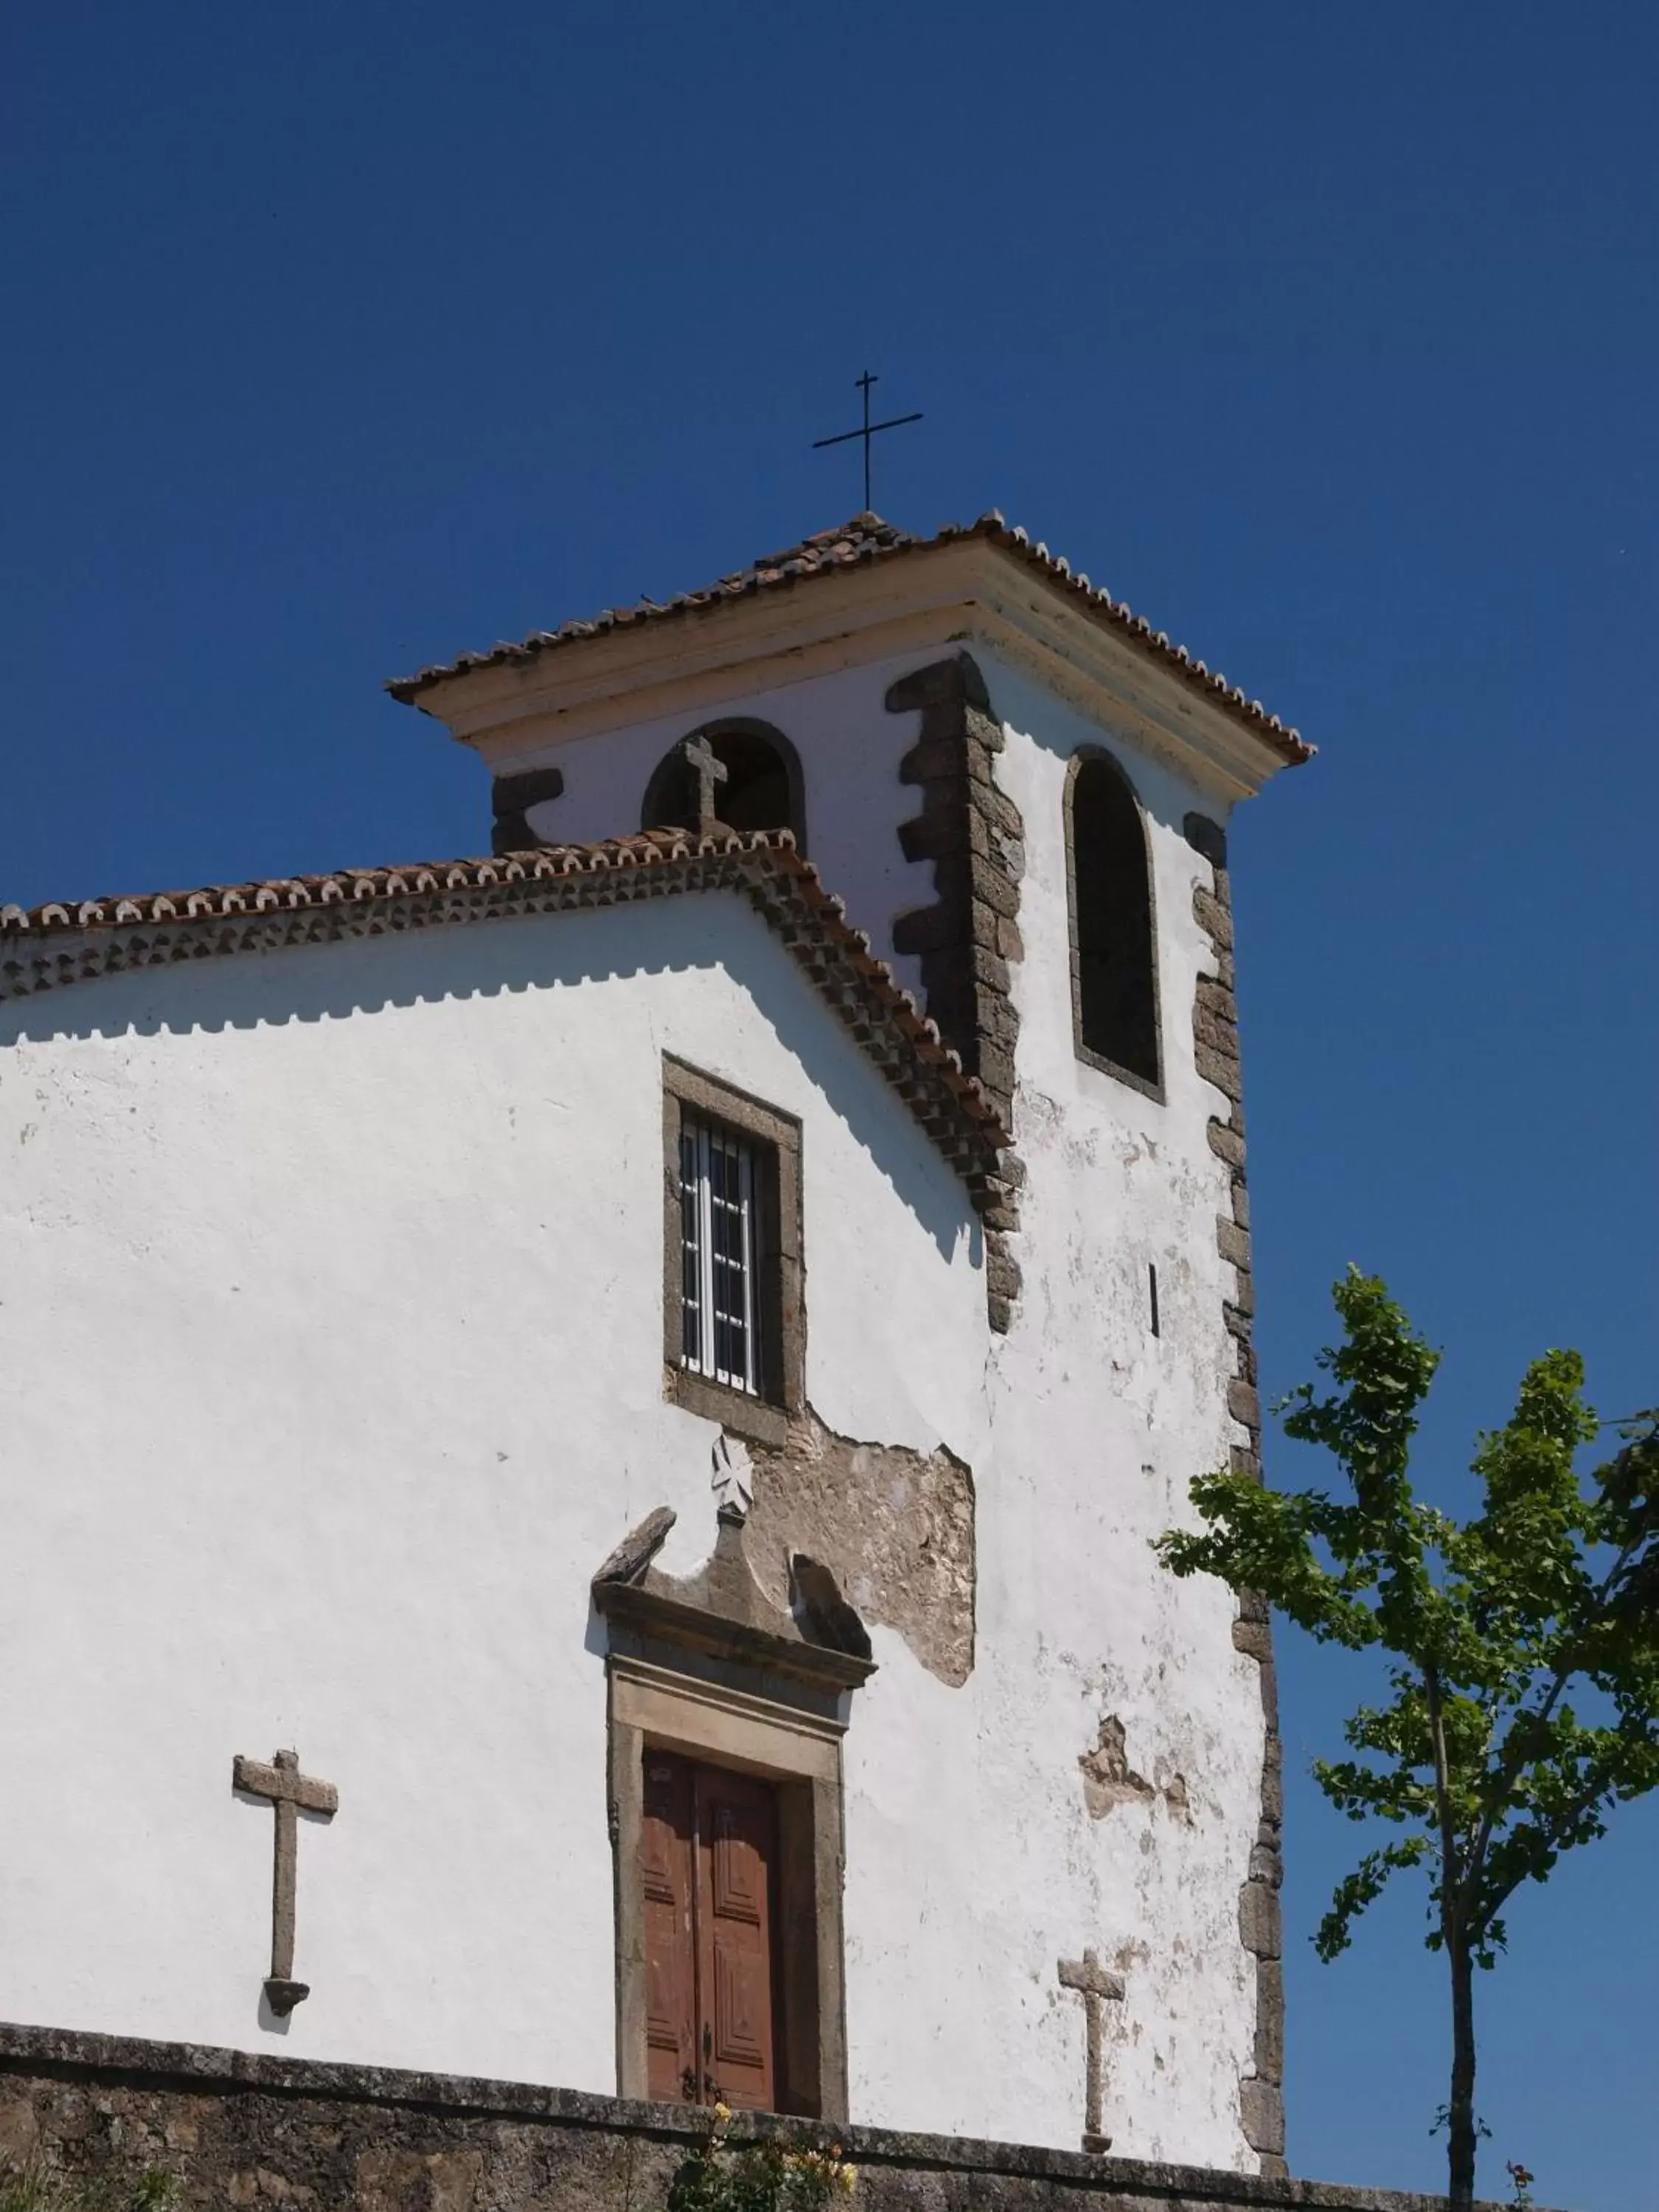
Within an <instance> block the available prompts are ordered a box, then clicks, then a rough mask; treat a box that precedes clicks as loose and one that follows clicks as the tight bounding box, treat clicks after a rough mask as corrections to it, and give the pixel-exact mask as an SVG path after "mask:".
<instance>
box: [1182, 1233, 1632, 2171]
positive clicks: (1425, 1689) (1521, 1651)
mask: <svg viewBox="0 0 1659 2212" xmlns="http://www.w3.org/2000/svg"><path fill="white" fill-rule="evenodd" d="M1334 1297H1335V1302H1336V1309H1337V1312H1338V1314H1339V1315H1340V1317H1341V1322H1342V1326H1343V1331H1344V1340H1343V1342H1342V1343H1341V1344H1340V1345H1338V1346H1335V1347H1334V1348H1333V1347H1328V1348H1327V1349H1326V1350H1325V1351H1324V1352H1322V1354H1321V1355H1320V1360H1319V1364H1320V1366H1321V1368H1322V1370H1324V1372H1325V1373H1326V1374H1327V1375H1328V1376H1329V1377H1330V1378H1331V1381H1332V1383H1333V1384H1334V1388H1333V1389H1331V1391H1330V1393H1329V1395H1325V1396H1319V1395H1316V1392H1315V1387H1314V1385H1313V1384H1311V1383H1304V1384H1303V1385H1302V1386H1301V1388H1300V1389H1297V1390H1296V1391H1294V1392H1293V1393H1292V1394H1291V1397H1290V1398H1289V1399H1288V1400H1286V1401H1285V1407H1281V1408H1280V1409H1279V1410H1280V1411H1281V1413H1284V1414H1285V1419H1284V1427H1285V1433H1286V1434H1287V1435H1288V1436H1291V1437H1296V1438H1297V1439H1298V1440H1300V1441H1302V1442H1304V1443H1314V1444H1321V1445H1322V1446H1324V1448H1325V1449H1327V1450H1328V1451H1329V1452H1330V1453H1331V1454H1332V1455H1334V1457H1335V1459H1336V1460H1337V1461H1338V1462H1340V1466H1341V1468H1342V1470H1343V1473H1344V1474H1345V1475H1346V1480H1347V1486H1348V1489H1349V1491H1350V1492H1351V1493H1352V1495H1351V1496H1350V1497H1347V1498H1340V1499H1338V1498H1331V1497H1329V1496H1328V1495H1327V1494H1326V1493H1325V1492H1322V1491H1316V1490H1304V1491H1274V1490H1267V1489H1264V1488H1262V1487H1261V1486H1260V1485H1259V1484H1258V1483H1257V1482H1256V1481H1255V1480H1254V1478H1253V1477H1251V1476H1249V1475H1248V1474H1208V1475H1203V1476H1200V1478H1199V1479H1198V1480H1196V1481H1195V1482H1194V1485H1193V1489H1192V1498H1193V1504H1194V1507H1195V1508H1196V1510H1197V1513H1198V1516H1199V1520H1200V1522H1201V1523H1202V1526H1201V1527H1200V1528H1198V1529H1196V1530H1192V1529H1170V1530H1168V1531H1166V1532H1165V1534H1164V1535H1163V1536H1161V1537H1160V1538H1159V1539H1158V1542H1157V1547H1156V1548H1157V1550H1158V1554H1159V1557H1160V1558H1161V1559H1163V1561H1164V1565H1166V1566H1168V1567H1169V1568H1170V1569H1171V1570H1172V1571H1174V1572H1175V1573H1176V1574H1177V1575H1198V1574H1206V1575H1216V1576H1218V1577H1220V1579H1221V1580H1222V1581H1223V1582H1225V1583H1227V1584H1229V1585H1230V1587H1231V1588H1232V1589H1235V1590H1238V1591H1245V1590H1250V1591H1255V1592H1259V1593H1260V1594H1261V1595H1262V1596H1264V1597H1266V1598H1267V1599H1268V1600H1269V1601H1271V1602H1272V1603H1273V1605H1275V1606H1277V1607H1279V1610H1280V1611H1281V1612H1283V1613H1287V1614H1288V1615H1289V1616H1290V1618H1291V1620H1293V1621H1295V1622H1296V1623H1297V1626H1299V1627H1302V1628H1304V1629H1306V1630H1307V1631H1308V1632H1309V1633H1310V1635H1311V1636H1313V1637H1315V1638H1317V1639H1318V1640H1319V1641H1320V1642H1321V1643H1325V1644H1339V1645H1342V1646H1346V1648H1347V1649H1349V1650H1355V1651H1364V1650H1376V1651H1378V1652H1381V1653H1385V1654H1387V1655H1388V1656H1389V1660H1390V1662H1391V1663H1390V1665H1389V1671H1388V1680H1389V1687H1390V1691H1391V1693H1392V1694H1391V1695H1390V1697H1389V1701H1388V1703H1387V1704H1385V1705H1375V1706H1373V1705H1362V1706H1361V1707H1360V1708H1359V1710H1358V1711H1357V1712H1356V1713H1355V1714H1354V1715H1353V1716H1352V1718H1351V1719H1350V1720H1349V1721H1348V1722H1347V1723H1346V1728H1345V1729H1344V1734H1345V1735H1346V1741H1347V1744H1348V1747H1349V1749H1350V1750H1351V1751H1352V1752H1353V1753H1356V1754H1357V1756H1355V1757H1353V1758H1351V1759H1331V1760H1324V1759H1322V1760H1319V1761H1316V1764H1315V1767H1314V1773H1315V1776H1316V1778H1317V1780H1318V1782H1319V1784H1320V1787H1321V1788H1322V1790H1323V1791H1324V1793H1325V1795H1326V1796H1328V1798H1329V1799H1330V1801H1331V1802H1332V1803H1333V1804H1334V1805H1335V1806H1336V1807H1337V1808H1338V1809H1339V1811H1340V1812H1342V1813H1344V1814H1346V1815H1347V1817H1348V1818H1349V1819H1350V1820H1359V1821H1372V1820H1376V1821H1381V1822H1383V1824H1385V1826H1388V1827H1391V1828H1393V1829H1395V1830H1396V1831H1397V1833H1396V1834H1395V1835H1394V1836H1392V1837H1390V1838H1389V1839H1388V1840H1386V1841H1383V1842H1381V1843H1380V1844H1378V1847H1377V1848H1376V1849H1375V1850H1369V1851H1367V1852H1366V1854H1365V1856H1364V1857H1363V1858H1362V1859H1361V1861H1360V1863H1359V1864H1358V1866H1357V1867H1356V1868H1355V1869H1354V1871H1353V1872H1352V1874H1351V1875H1348V1877H1347V1878H1346V1881H1343V1882H1342V1883H1340V1885H1339V1887H1338V1888H1337V1891H1336V1893H1335V1896H1334V1899H1333V1900H1332V1904H1331V1909H1330V1911H1328V1913H1327V1914H1326V1916H1325V1917H1324V1919H1323V1920H1322V1922H1321V1923H1320V1926H1319V1929H1318V1931H1317V1933H1316V1935H1315V1936H1314V1945H1315V1948H1316V1950H1317V1951H1318V1953H1319V1955H1320V1957H1321V1958H1322V1959H1327V1960H1329V1959H1334V1958H1335V1957H1336V1956H1337V1955H1338V1954H1339V1953H1340V1952H1342V1951H1345V1950H1346V1948H1347V1947H1348V1943H1349V1941H1350V1937H1351V1935H1352V1927H1353V1923H1354V1921H1355V1920H1356V1918H1357V1917H1358V1915H1359V1914H1360V1913H1362V1912H1363V1911H1364V1909H1365V1907H1366V1906H1367V1905H1370V1903H1371V1902H1372V1900H1373V1899H1375V1898H1376V1897H1377V1896H1378V1895H1379V1894H1380V1893H1381V1892H1382V1890H1383V1887H1384V1885H1385V1884H1386V1883H1387V1881H1388V1880H1389V1876H1390V1875H1393V1874H1395V1872H1397V1871H1398V1870H1400V1869H1406V1868H1410V1869H1422V1870H1423V1871H1424V1872H1425V1874H1426V1875H1427V1877H1428V1881H1429V1893H1430V1895H1429V1901H1430V1929H1429V1935H1428V1938H1427V1941H1428V1942H1429V1945H1430V1947H1431V1948H1432V1949H1435V1950H1439V1951H1443V1952H1444V1954H1445V1956H1446V1961H1447V1965H1448V1967H1449V1976H1450V1993H1451V2015H1452V2065H1451V2090H1450V2095H1449V2099H1448V2100H1447V2104H1446V2108H1445V2115H1444V2117H1445V2119H1446V2121H1447V2136H1448V2158H1449V2169H1450V2198H1451V2203H1453V2204H1454V2205H1455V2206H1467V2205H1468V2204H1470V2203H1473V2201H1474V2170H1475V2142H1476V2120H1475V2113H1474V2069H1475V2038H1474V1970H1475V1969H1476V1968H1477V1967H1490V1966H1492V1965H1493V1964H1494V1963H1495V1961H1496V1959H1497V1956H1498V1953H1499V1952H1500V1951H1501V1950H1502V1949H1503V1948H1504V1945H1505V1942H1506V1941H1507V1931H1506V1929H1505V1927H1504V1919H1503V1917H1502V1916H1503V1911H1504V1906H1505V1905H1506V1904H1507V1902H1508V1900H1509V1899H1510V1897H1511V1896H1512V1895H1513V1893H1514V1892H1515V1891H1516V1888H1517V1887H1519V1886H1520V1884H1521V1883H1522V1882H1523V1881H1544V1880H1546V1879H1547V1876H1548V1875H1549V1873H1550V1870H1551V1869H1552V1868H1553V1866H1554V1864H1555V1863H1556V1861H1557V1859H1558V1858H1559V1856H1560V1854H1561V1853H1562V1852H1563V1851H1565V1850H1571V1849H1572V1848H1574V1846H1576V1845H1577V1844H1587V1843H1589V1842H1590V1841H1591V1840H1592V1839H1593V1838H1595V1837H1597V1836H1600V1835H1601V1834H1602V1833H1603V1832H1604V1830H1605V1827H1606V1823H1607V1814H1608V1813H1609V1812H1610V1811H1611V1809H1612V1808H1613V1805H1615V1804H1616V1803H1619V1802H1623V1801H1627V1800H1629V1799H1632V1798H1636V1797H1640V1796H1643V1795H1644V1792H1646V1791H1648V1790H1651V1789H1653V1788H1654V1787H1655V1786H1656V1784H1659V1416H1656V1415H1655V1414H1653V1413H1645V1414H1641V1415H1638V1416H1635V1417H1633V1418H1632V1419H1630V1420H1629V1421H1626V1422H1622V1423H1619V1424H1616V1425H1614V1433H1615V1434H1616V1435H1617V1436H1618V1437H1620V1438H1621V1442H1620V1448H1619V1449H1617V1450H1616V1451H1614V1453H1613V1455H1612V1456H1611V1457H1610V1458H1608V1459H1607V1460H1606V1461H1604V1462H1602V1463H1601V1465H1600V1466H1598V1467H1596V1468H1595V1469H1594V1470H1593V1471H1592V1472H1591V1473H1590V1474H1589V1476H1588V1477H1587V1478H1584V1479H1581V1478H1580V1476H1579V1474H1577V1471H1576V1468H1575V1459H1576V1456H1577V1454H1578V1452H1579V1450H1580V1448H1581V1447H1582V1446H1583V1445H1584V1444H1586V1443H1589V1442H1590V1441H1591V1440H1593V1439H1594V1438H1595V1437H1596V1435H1597V1434H1598V1433H1599V1432H1600V1431H1601V1428H1602V1424H1601V1423H1599V1422H1598V1420H1597V1419H1596V1417H1595V1414H1594V1413H1592V1412H1591V1410H1590V1408H1589V1407H1588V1406H1587V1405H1586V1403H1585V1402H1584V1396H1583V1382H1584V1371H1583V1361H1582V1360H1581V1359H1580V1358H1579V1357H1578V1354H1577V1352H1545V1353H1544V1355H1543V1357H1542V1358H1539V1359H1536V1360H1534V1362H1533V1364H1532V1365H1531V1366H1530V1367H1529V1368H1528V1370H1527V1373H1526V1376H1525V1379H1524V1380H1523V1382H1522V1385H1521V1394H1520V1398H1519V1401H1518V1403H1517V1404H1516V1410H1515V1412H1514V1413H1513V1415H1512V1416H1511V1417H1510V1420H1509V1421H1508V1422H1507V1423H1506V1424H1505V1425H1504V1427H1503V1428H1501V1429H1496V1430H1493V1431H1491V1432H1490V1433H1488V1434H1484V1435H1482V1436H1481V1437H1480V1438H1479V1439H1478V1443H1477V1447H1476V1450H1475V1455H1474V1462H1473V1473H1474V1477H1475V1480H1476V1483H1477V1485H1478V1486H1479V1498H1478V1504H1479V1510H1478V1511H1476V1512H1475V1513H1474V1515H1473V1516H1472V1517H1471V1518H1470V1519H1468V1520H1467V1521H1463V1522H1459V1521H1456V1520H1454V1519H1452V1518H1451V1517H1449V1516H1448V1515H1446V1514H1444V1513H1442V1512H1439V1511H1437V1510H1436V1509H1435V1508H1434V1507H1432V1506H1431V1505H1428V1504H1425V1503H1424V1502H1423V1501H1422V1500H1421V1499H1420V1498H1418V1497H1417V1495H1416V1494H1415V1492H1413V1488H1412V1485H1411V1481H1410V1479H1409V1475H1408V1471H1407V1470H1408V1462H1409V1459H1410V1454H1411V1444H1412V1438H1413V1435H1414V1433H1415V1431H1416V1429H1417V1425H1418V1409H1419V1407H1420V1405H1421V1404H1422V1401H1423V1399H1424V1397H1425V1395H1426V1394H1427V1391H1428V1389H1429V1385H1430V1383H1431V1381H1432V1379H1433V1376H1434V1371H1435V1369H1436V1367H1437V1365H1438V1364H1439V1355H1438V1353H1437V1352H1434V1351H1432V1350H1431V1348H1430V1347H1429V1346H1428V1345H1427V1344H1425V1342H1424V1340H1423V1339H1422V1338H1421V1337H1420V1336H1419V1335H1418V1334H1416V1333H1415V1331H1414V1330H1413V1328H1412V1326H1411V1323H1410V1322H1408V1321H1407V1318H1406V1316H1405V1315H1404V1314H1403V1313H1402V1312H1401V1310H1400V1308H1399V1307H1398V1306H1397V1305H1395V1304H1394V1303H1393V1301H1392V1300H1391V1299H1390V1298H1389V1294H1388V1291H1387V1289H1386V1288H1385V1286H1384V1285H1383V1283H1381V1282H1380V1281H1378V1280H1377V1279H1376V1277H1374V1276H1369V1275H1363V1274H1361V1273H1359V1271H1358V1268H1355V1267H1350V1268H1349V1270H1348V1273H1347V1274H1346V1277H1345V1278H1344V1279H1343V1280H1342V1281H1341V1282H1340V1283H1338V1284H1337V1285H1335V1289H1334ZM1575 1690H1577V1692H1579V1693H1580V1694H1581V1695H1582V1694H1583V1692H1584V1691H1585V1690H1588V1691H1589V1692H1590V1693H1591V1695H1590V1697H1589V1701H1588V1705H1587V1709H1586V1711H1585V1712H1584V1714H1583V1716H1581V1714H1580V1712H1579V1711H1577V1709H1575V1707H1574V1705H1572V1703H1571V1701H1570V1700H1571V1697H1572V1695H1573V1694H1574V1692H1575Z"/></svg>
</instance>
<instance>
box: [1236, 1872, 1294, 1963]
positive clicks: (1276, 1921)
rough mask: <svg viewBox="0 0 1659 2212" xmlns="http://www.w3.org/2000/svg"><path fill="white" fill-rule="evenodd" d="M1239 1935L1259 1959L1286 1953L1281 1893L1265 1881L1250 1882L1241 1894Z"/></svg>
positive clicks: (1245, 1946) (1274, 1957)
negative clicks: (1280, 1905) (1280, 1901)
mask: <svg viewBox="0 0 1659 2212" xmlns="http://www.w3.org/2000/svg"><path fill="white" fill-rule="evenodd" d="M1238 1937H1239V1941H1240V1942H1242V1943H1243V1946H1244V1948H1245V1949H1246V1950H1247V1951H1253V1952H1254V1953H1255V1955H1256V1957H1257V1958H1258V1959H1277V1958H1279V1957H1281V1956H1282V1955H1283V1952H1284V1943H1285V1935H1284V1916H1283V1914H1282V1913H1281V1911H1280V1910H1279V1893H1278V1891H1277V1890H1276V1889H1274V1888H1273V1887H1272V1886H1271V1884H1269V1883H1267V1882H1265V1881H1247V1882H1246V1883H1245V1884H1244V1886H1243V1888H1242V1889H1241V1890H1240V1891H1239V1893H1238Z"/></svg>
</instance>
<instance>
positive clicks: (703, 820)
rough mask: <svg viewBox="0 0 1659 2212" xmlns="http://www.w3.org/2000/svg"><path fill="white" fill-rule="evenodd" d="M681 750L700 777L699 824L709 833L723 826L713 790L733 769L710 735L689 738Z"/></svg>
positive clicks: (700, 827)
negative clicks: (712, 743)
mask: <svg viewBox="0 0 1659 2212" xmlns="http://www.w3.org/2000/svg"><path fill="white" fill-rule="evenodd" d="M680 753H681V757H683V759H684V762H685V764H686V766H687V767H688V768H689V769H690V771H691V773H692V775H694V776H695V777H696V780H697V828H698V830H699V831H700V832H701V833H702V834H703V835H704V836H706V835H707V834H708V831H709V830H711V829H719V828H720V817H719V815H718V814H717V813H716V812H715V811H714V793H715V792H716V791H717V789H718V788H719V787H720V785H721V784H723V783H724V782H725V781H726V777H727V776H728V775H730V774H731V770H730V769H728V768H727V767H726V763H725V762H724V761H723V760H721V759H720V757H719V755H718V754H717V753H716V752H715V750H714V747H713V745H711V744H709V742H708V738H686V739H685V740H684V743H683V744H681V746H680Z"/></svg>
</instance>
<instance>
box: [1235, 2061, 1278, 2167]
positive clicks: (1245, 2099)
mask: <svg viewBox="0 0 1659 2212" xmlns="http://www.w3.org/2000/svg"><path fill="white" fill-rule="evenodd" d="M1238 2116H1239V2121H1240V2124H1241V2125H1242V2126H1243V2130H1244V2140H1245V2142H1247V2143H1249V2146H1250V2148H1251V2149H1252V2150H1257V2151H1263V2152H1266V2153H1267V2154H1269V2155H1270V2156H1272V2157H1274V2158H1278V2157H1281V2156H1282V2155H1283V2154H1284V2149H1285V2099H1284V2094H1283V2093H1282V2092H1281V2090H1280V2088H1279V2084H1278V2083H1277V2082H1276V2081H1262V2080H1261V2077H1260V2076H1259V2075H1258V2076H1256V2077H1255V2079H1253V2080H1248V2081H1241V2082H1240V2083H1239V2085H1238Z"/></svg>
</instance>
